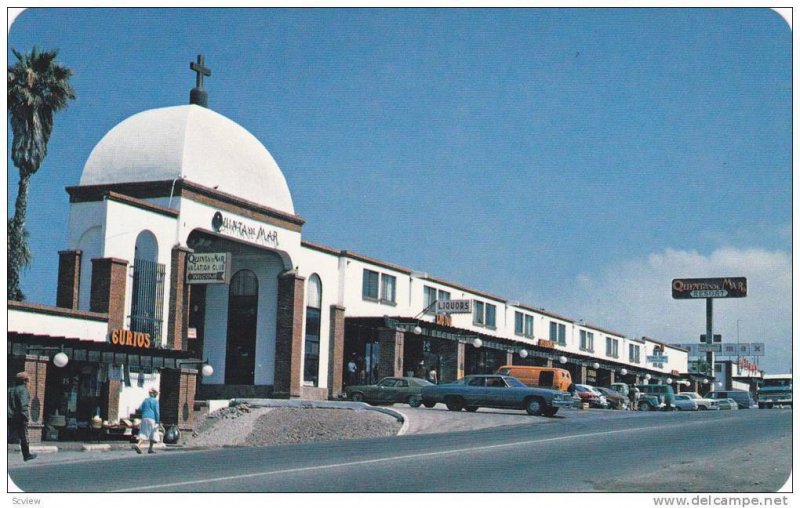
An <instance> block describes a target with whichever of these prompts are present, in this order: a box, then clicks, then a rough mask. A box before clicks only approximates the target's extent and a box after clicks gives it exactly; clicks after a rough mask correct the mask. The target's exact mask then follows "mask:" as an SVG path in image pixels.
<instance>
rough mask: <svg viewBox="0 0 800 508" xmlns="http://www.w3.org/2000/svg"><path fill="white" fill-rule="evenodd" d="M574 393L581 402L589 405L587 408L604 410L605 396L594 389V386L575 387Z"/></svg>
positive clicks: (606, 404)
mask: <svg viewBox="0 0 800 508" xmlns="http://www.w3.org/2000/svg"><path fill="white" fill-rule="evenodd" d="M575 393H577V394H578V396H579V397H580V398H581V401H583V402H586V403H588V404H589V407H595V408H599V409H606V408H607V407H608V401H607V400H606V397H605V395H603V394H602V393H600V392H599V391H597V390H596V389H595V387H594V386H589V385H577V384H576V385H575Z"/></svg>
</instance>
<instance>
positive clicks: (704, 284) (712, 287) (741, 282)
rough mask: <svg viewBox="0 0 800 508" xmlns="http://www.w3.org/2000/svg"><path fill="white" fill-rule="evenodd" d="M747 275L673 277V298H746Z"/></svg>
mask: <svg viewBox="0 0 800 508" xmlns="http://www.w3.org/2000/svg"><path fill="white" fill-rule="evenodd" d="M745 296H747V278H746V277H725V278H719V279H672V298H678V299H681V298H744V297H745Z"/></svg>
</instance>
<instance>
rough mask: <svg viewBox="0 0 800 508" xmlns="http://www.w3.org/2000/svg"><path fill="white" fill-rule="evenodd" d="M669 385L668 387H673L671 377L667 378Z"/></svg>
mask: <svg viewBox="0 0 800 508" xmlns="http://www.w3.org/2000/svg"><path fill="white" fill-rule="evenodd" d="M667 384H668V385H671V384H672V378H671V377H668V378H667Z"/></svg>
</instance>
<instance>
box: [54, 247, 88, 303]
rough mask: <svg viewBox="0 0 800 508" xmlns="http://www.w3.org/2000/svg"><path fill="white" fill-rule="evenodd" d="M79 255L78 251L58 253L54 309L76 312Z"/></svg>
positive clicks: (79, 275) (79, 278) (79, 271)
mask: <svg viewBox="0 0 800 508" xmlns="http://www.w3.org/2000/svg"><path fill="white" fill-rule="evenodd" d="M81 255H82V252H81V251H79V250H62V251H60V252H59V253H58V288H57V289H56V307H63V308H65V309H73V310H78V304H79V302H78V298H79V295H80V285H81Z"/></svg>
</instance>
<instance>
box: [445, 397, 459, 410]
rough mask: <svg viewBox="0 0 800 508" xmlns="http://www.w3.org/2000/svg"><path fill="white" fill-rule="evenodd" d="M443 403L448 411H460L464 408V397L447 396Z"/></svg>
mask: <svg viewBox="0 0 800 508" xmlns="http://www.w3.org/2000/svg"><path fill="white" fill-rule="evenodd" d="M444 404H445V405H446V406H447V409H448V411H461V410H462V409H464V399H462V398H461V397H448V398H447V399H445V401H444Z"/></svg>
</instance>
